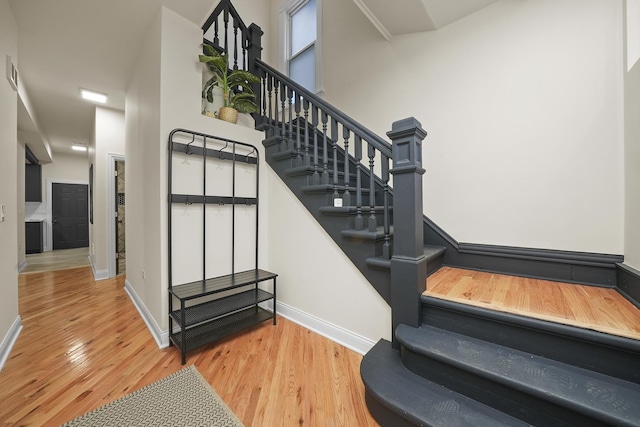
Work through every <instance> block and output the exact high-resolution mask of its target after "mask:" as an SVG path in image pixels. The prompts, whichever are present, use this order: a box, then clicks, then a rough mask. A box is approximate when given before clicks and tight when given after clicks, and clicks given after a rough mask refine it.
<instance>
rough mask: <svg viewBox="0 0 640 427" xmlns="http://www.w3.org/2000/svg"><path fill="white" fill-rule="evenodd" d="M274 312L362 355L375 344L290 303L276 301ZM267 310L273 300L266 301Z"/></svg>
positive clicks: (271, 308) (271, 305)
mask: <svg viewBox="0 0 640 427" xmlns="http://www.w3.org/2000/svg"><path fill="white" fill-rule="evenodd" d="M276 307H277V312H276V314H278V315H280V316H282V317H285V318H287V319H289V320H291V321H292V322H294V323H297V324H298V325H300V326H303V327H305V328H307V329H309V330H311V331H313V332H316V333H318V334H320V335H322V336H323V337H325V338H328V339H330V340H331V341H334V342H336V343H338V344H340V345H343V346H345V347H347V348H348V349H350V350H353V351H355V352H356V353H360V354H362V355H364V354H365V353H367V352H368V351H369V350H371V348H372V347H373V346H374V345H375V344H376V343H375V341H372V340H370V339H369V338H365V337H363V336H361V335H358V334H356V333H354V332H351V331H348V330H346V329H344V328H342V327H340V326H337V325H334V324H332V323H329V322H327V321H325V320H322V319H320V318H318V317H316V316H314V315H312V314H308V313H305V312H304V311H301V310H298V309H297V308H295V307H291V306H290V305H287V304H283V303H281V302H280V301H278V302H277V303H276ZM264 308H266V309H267V310H273V301H267V302H266V303H265V307H264Z"/></svg>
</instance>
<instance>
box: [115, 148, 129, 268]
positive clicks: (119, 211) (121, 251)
mask: <svg viewBox="0 0 640 427" xmlns="http://www.w3.org/2000/svg"><path fill="white" fill-rule="evenodd" d="M124 181H125V173H124V161H123V160H115V190H116V191H115V207H116V215H115V216H116V224H115V225H116V227H115V230H116V275H118V274H125V273H126V269H127V252H126V245H125V224H126V215H125V191H124Z"/></svg>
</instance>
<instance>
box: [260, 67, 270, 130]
mask: <svg viewBox="0 0 640 427" xmlns="http://www.w3.org/2000/svg"><path fill="white" fill-rule="evenodd" d="M260 76H261V79H260V80H262V113H261V114H260V115H261V116H262V117H263V118H262V120H261V121H262V123H264V119H265V118H268V117H269V112H268V111H267V75H266V74H265V73H264V72H263V71H260ZM270 125H271V122H267V126H270Z"/></svg>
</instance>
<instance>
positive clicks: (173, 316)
mask: <svg viewBox="0 0 640 427" xmlns="http://www.w3.org/2000/svg"><path fill="white" fill-rule="evenodd" d="M176 136H182V137H186V138H187V139H188V138H190V139H191V142H189V143H186V144H185V143H182V142H177V141H175V137H176ZM196 138H197V139H198V141H199V142H201V143H202V146H194V145H192V144H193V143H194V142H195V141H196ZM208 141H217V142H220V143H225V147H224V148H223V149H221V150H214V149H211V148H207V142H208ZM238 146H241V147H245V148H247V149H250V152H249V153H248V154H238V153H237V151H236V149H237V147H238ZM167 148H168V155H167V224H168V237H167V239H168V251H167V255H168V290H169V340H170V344H175V345H176V347H178V348H180V352H181V355H182V364H185V363H186V353H187V351H189V350H191V349H193V348H196V347H199V346H201V345H204V344H206V343H209V342H212V341H216V340H218V339H220V338H222V337H224V336H226V335H229V334H231V333H234V332H238V331H239V330H241V329H244V328H246V327H249V326H253V325H255V324H257V323H260V322H262V321H264V320H267V319H269V318H272V319H273V324H274V325H275V324H276V277H277V274H275V273H271V272H268V271H265V270H260V269H259V268H258V255H259V247H258V243H259V238H258V236H259V228H258V227H259V198H258V195H259V186H260V169H259V163H260V158H259V153H258V150H257V149H256V147H255V146H253V145H251V144H247V143H244V142H240V141H234V140H231V139H226V138H221V137H216V136H213V135H207V134H204V133H200V132H195V131H191V130H187V129H174V130H173V131H171V133H170V134H169V141H168V147H167ZM173 152H181V153H185V154H186V155H199V156H202V158H203V164H202V194H173V192H172V180H173V170H172V169H173V168H172V162H173ZM207 157H213V158H218V159H220V160H230V161H231V162H232V194H231V196H230V197H229V196H208V195H207V183H206V181H207V162H206V158H207ZM237 162H242V163H246V164H251V165H255V167H256V183H255V184H256V194H255V197H236V173H235V172H236V163H237ZM177 203H183V204H187V205H192V204H201V205H202V208H203V215H202V239H203V240H202V279H201V280H198V281H195V282H191V283H181V284H177V285H174V283H173V260H172V223H173V219H172V212H171V208H172V205H173V204H177ZM208 204H209V205H214V204H231V207H232V214H231V218H232V220H231V221H232V224H231V274H228V275H225V276H219V277H213V278H208V277H207V275H206V266H207V250H206V230H207V222H206V205H208ZM237 204H241V205H247V206H249V205H255V207H256V215H255V227H256V235H255V254H254V255H255V269H254V270H248V271H243V272H236V271H235V226H236V224H235V206H236V205H237ZM269 280H273V292H272V293H269V292H266V291H264V290H262V289H260V288H258V284H259V283H261V282H265V281H269ZM231 290H234V293H233V294H231V295H225V296H223V297H219V296H217V295H216V294H220V293H221V292H225V291H231ZM206 297H209V298H206ZM174 298H175V299H177V300H178V301H179V305H180V308H179V309H175V310H174ZM203 298H206V301H204V302H203V301H201V299H203ZM268 300H273V312H272V313H269V312H268V311H266V310H264V309H262V308H261V307H259V305H258V304H259V303H262V302H265V301H268ZM189 303H193V305H189V306H187V304H189ZM174 322H175V326H178V327H179V328H180V331H179V332H175V331H174ZM187 341H189V342H187Z"/></svg>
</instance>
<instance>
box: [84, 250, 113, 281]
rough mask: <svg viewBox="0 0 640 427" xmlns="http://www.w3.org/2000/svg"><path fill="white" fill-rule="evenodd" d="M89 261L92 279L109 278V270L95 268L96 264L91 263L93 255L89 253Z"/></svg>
mask: <svg viewBox="0 0 640 427" xmlns="http://www.w3.org/2000/svg"><path fill="white" fill-rule="evenodd" d="M89 263H90V264H91V271H93V280H95V281H96V282H97V281H98V280H104V279H108V278H109V270H108V269H107V270H96V265H95V264H94V263H93V257H92V256H91V255H89Z"/></svg>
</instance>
